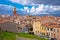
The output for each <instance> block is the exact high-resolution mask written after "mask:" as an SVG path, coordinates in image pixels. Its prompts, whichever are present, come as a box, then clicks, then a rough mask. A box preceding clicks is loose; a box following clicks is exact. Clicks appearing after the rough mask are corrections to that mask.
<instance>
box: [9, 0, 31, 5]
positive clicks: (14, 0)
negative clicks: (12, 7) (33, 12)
mask: <svg viewBox="0 0 60 40" xmlns="http://www.w3.org/2000/svg"><path fill="white" fill-rule="evenodd" d="M9 1H11V2H12V3H17V4H22V5H28V4H30V3H31V2H30V1H29V0H9Z"/></svg>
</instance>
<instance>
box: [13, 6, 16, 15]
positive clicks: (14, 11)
mask: <svg viewBox="0 0 60 40" xmlns="http://www.w3.org/2000/svg"><path fill="white" fill-rule="evenodd" d="M13 15H17V12H16V8H15V7H14V8H13Z"/></svg>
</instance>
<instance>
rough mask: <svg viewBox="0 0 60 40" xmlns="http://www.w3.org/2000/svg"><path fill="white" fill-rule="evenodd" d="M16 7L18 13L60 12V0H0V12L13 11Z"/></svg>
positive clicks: (7, 12) (10, 12) (9, 12)
mask: <svg viewBox="0 0 60 40" xmlns="http://www.w3.org/2000/svg"><path fill="white" fill-rule="evenodd" d="M14 7H16V9H17V13H18V14H23V15H28V14H30V15H39V14H60V0H0V14H10V15H12V13H13V8H14Z"/></svg>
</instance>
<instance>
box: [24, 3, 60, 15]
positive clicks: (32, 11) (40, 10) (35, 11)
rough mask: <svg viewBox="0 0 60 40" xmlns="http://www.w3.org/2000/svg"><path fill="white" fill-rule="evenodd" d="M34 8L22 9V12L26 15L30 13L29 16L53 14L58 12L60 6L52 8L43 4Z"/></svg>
mask: <svg viewBox="0 0 60 40" xmlns="http://www.w3.org/2000/svg"><path fill="white" fill-rule="evenodd" d="M37 6H38V7H36V6H32V8H29V7H28V6H27V7H24V9H23V10H24V11H26V13H30V14H51V13H53V12H56V11H60V6H53V5H44V4H40V5H37Z"/></svg>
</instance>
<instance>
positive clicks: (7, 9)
mask: <svg viewBox="0 0 60 40" xmlns="http://www.w3.org/2000/svg"><path fill="white" fill-rule="evenodd" d="M12 9H13V6H11V5H4V4H0V13H2V14H9V13H11V12H12Z"/></svg>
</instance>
